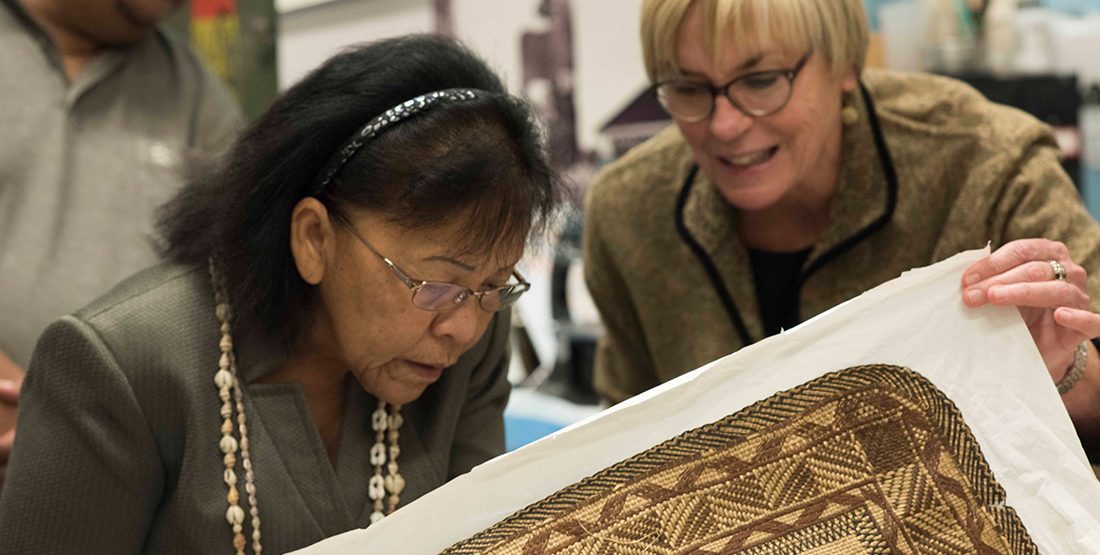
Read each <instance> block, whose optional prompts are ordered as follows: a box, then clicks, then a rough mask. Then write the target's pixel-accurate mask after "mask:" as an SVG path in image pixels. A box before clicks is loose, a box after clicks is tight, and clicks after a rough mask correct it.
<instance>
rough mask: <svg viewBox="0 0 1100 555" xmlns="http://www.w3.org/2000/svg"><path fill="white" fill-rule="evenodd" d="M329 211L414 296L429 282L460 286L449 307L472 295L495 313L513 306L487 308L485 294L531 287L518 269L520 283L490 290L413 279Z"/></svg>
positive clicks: (481, 305) (513, 272)
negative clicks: (484, 302) (460, 291)
mask: <svg viewBox="0 0 1100 555" xmlns="http://www.w3.org/2000/svg"><path fill="white" fill-rule="evenodd" d="M329 213H330V214H333V215H334V216H336V218H337V219H339V220H340V221H341V222H342V223H343V224H344V225H346V226H347V227H348V231H351V234H352V235H354V236H355V238H356V239H358V240H359V242H360V243H363V246H365V247H367V250H369V251H370V252H371V253H372V254H374V256H377V257H378V259H379V260H381V261H382V262H383V263H384V264H385V265H386V268H388V269H389V270H390V272H392V273H393V275H395V276H397V279H399V280H401V283H403V284H405V287H408V288H409V290H411V291H412V296H413V297H416V294H417V292H419V291H420V290H421V289H423V288H424V286H425V285H429V284H434V285H446V286H450V287H460V288H462V289H465V290H466V291H465V293H460V294H459V296H457V297H455V301H454V307H449V308H457V307H459V306H462V304H463V303H464V302H466V299H468V298H470V297H471V296H472V297H476V298H477V306H478V308H480V309H481V310H484V311H485V312H490V313H493V312H499V311H501V310H504V309H507V308H508V306H511V305H508V306H501V307H500V309H499V310H489V309H487V308H485V305H483V304H481V299H482V298H483V297H484V296H485V295H488V294H490V293H495V292H498V291H500V290H501V289H510V288H514V287H517V286H518V287H522V288H523V289H522V290H521V291H520V292H519V294H517V295H516V298H519V296H520V295H522V294H524V293H526V292H527V291H529V290H530V289H531V284H530V283H528V282H527V280H525V279H523V276H522V275H520V273H519V271H518V270H512V276H513V277H515V278H516V280H518V281H519V283H514V284H511V285H502V286H500V287H494V288H492V289H490V290H488V291H474V290H473V289H470V288H469V287H462V286H461V285H458V284H455V283H448V282H445V281H429V280H422V279H413V278H412V277H410V276H409V274H408V273H406V272H405V271H404V270H402V269H401V268H400V267H398V266H397V264H394V262H393V261H392V260H390V259H389V258H387V257H385V256H383V255H382V253H380V252H378V250H377V249H375V248H374V246H372V245H371V244H370V242H369V241H367V240H366V239H364V238H363V236H362V235H361V234H360V233H359V230H358V229H356V228H355V226H354V225H352V223H351V222H350V221H348V219H347V218H346V217H344V216H343V215H342V214H340V213H338V212H335V211H331V210H330V211H329ZM410 302H411V298H410ZM513 302H514V301H513ZM412 305H413V306H414V307H416V308H419V309H420V310H423V311H425V312H442V309H435V310H432V309H429V308H422V307H419V306H416V303H412Z"/></svg>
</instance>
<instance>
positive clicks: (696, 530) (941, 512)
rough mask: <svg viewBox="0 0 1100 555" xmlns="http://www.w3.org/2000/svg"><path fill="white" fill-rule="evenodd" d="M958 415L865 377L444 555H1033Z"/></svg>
mask: <svg viewBox="0 0 1100 555" xmlns="http://www.w3.org/2000/svg"><path fill="white" fill-rule="evenodd" d="M1004 499H1005V493H1004V490H1003V489H1002V488H1001V486H1000V485H999V484H997V483H996V482H995V481H994V479H993V474H992V472H991V471H990V469H989V465H988V464H986V462H985V459H984V458H983V457H982V454H981V451H980V449H979V448H978V444H977V442H976V441H975V439H974V436H973V435H972V434H971V433H970V430H969V428H967V426H966V424H965V423H964V422H963V420H962V415H961V414H960V413H959V411H958V409H957V408H956V407H955V405H954V403H952V402H951V401H950V400H949V399H948V398H947V397H945V396H944V395H943V394H942V393H941V392H940V391H939V390H938V389H936V387H935V386H933V385H932V384H931V383H930V382H929V381H928V380H926V379H925V378H923V377H921V376H920V375H919V374H917V373H915V372H913V371H911V370H908V369H906V368H900V367H895V366H884V365H875V366H860V367H855V368H849V369H847V370H841V371H839V372H834V373H832V374H828V375H826V376H823V377H821V378H818V379H816V380H813V381H811V382H808V383H806V384H803V385H801V386H798V387H796V388H794V389H791V390H788V391H784V392H781V393H778V394H776V395H774V396H772V397H770V398H768V399H766V400H764V401H760V402H758V403H756V404H754V405H752V406H750V407H748V408H745V409H743V410H741V411H738V412H737V413H735V414H733V415H731V416H728V417H726V418H724V419H722V420H720V421H718V422H715V423H713V424H709V425H706V426H703V427H701V428H696V429H694V430H691V431H689V432H685V433H684V434H681V435H680V436H678V437H676V438H673V439H671V440H669V441H666V442H664V443H662V444H661V445H658V446H656V447H654V448H652V449H650V450H648V451H646V452H644V453H642V454H640V455H637V456H635V457H632V458H630V459H628V460H626V461H623V462H621V463H618V464H616V465H614V466H612V467H610V468H608V469H606V470H604V471H602V472H600V473H599V474H596V475H595V476H592V477H590V478H587V479H585V480H583V481H581V482H579V483H577V484H574V485H573V486H570V487H567V488H565V489H563V490H561V491H559V492H558V493H556V494H554V495H552V496H550V497H548V498H546V499H544V500H543V501H540V502H538V503H535V504H533V505H531V506H529V507H527V508H526V509H523V510H521V511H519V512H518V513H516V514H514V515H512V516H511V517H509V518H507V519H505V520H503V521H501V522H500V523H498V524H497V525H495V526H493V527H491V528H489V529H488V530H485V531H484V532H481V533H479V534H477V535H475V536H473V537H471V538H470V539H467V540H465V541H463V542H461V543H458V544H456V545H454V546H452V547H451V548H449V549H447V550H446V551H444V553H445V554H447V555H473V554H478V555H490V554H492V555H550V554H555V555H557V554H561V555H573V554H575V555H604V554H619V553H622V554H632V555H634V554H642V553H656V554H662V555H664V554H682V555H712V554H733V553H737V554H742V555H764V554H774V553H778V554H788V553H789V554H794V553H807V554H813V555H849V554H850V555H857V554H858V555H879V554H882V555H885V554H904V555H962V554H979V555H994V554H999V555H1009V554H1011V555H1032V554H1037V553H1038V550H1037V549H1036V547H1035V544H1034V543H1032V541H1031V538H1030V537H1029V535H1028V533H1027V531H1026V530H1025V529H1024V527H1023V524H1022V523H1021V522H1020V519H1019V517H1018V516H1017V515H1016V512H1015V511H1013V510H1012V508H1011V507H1008V506H1006V505H1005V503H1004Z"/></svg>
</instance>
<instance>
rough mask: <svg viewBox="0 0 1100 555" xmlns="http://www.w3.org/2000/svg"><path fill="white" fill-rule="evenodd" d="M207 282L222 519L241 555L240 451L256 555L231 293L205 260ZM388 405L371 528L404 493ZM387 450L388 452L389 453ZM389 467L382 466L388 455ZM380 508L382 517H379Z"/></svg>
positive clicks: (375, 452)
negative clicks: (217, 333) (216, 352)
mask: <svg viewBox="0 0 1100 555" xmlns="http://www.w3.org/2000/svg"><path fill="white" fill-rule="evenodd" d="M208 262H209V264H210V280H211V282H212V283H213V285H214V303H215V305H216V306H215V309H214V310H215V314H216V315H217V317H218V322H219V323H220V324H221V332H222V338H221V341H220V342H219V343H218V346H219V347H221V352H222V354H221V358H220V359H219V361H218V372H217V373H216V374H214V383H215V384H216V385H217V386H218V395H219V396H220V397H221V400H222V407H221V415H222V418H224V419H225V420H224V421H223V422H222V439H221V441H220V442H219V444H218V446H219V447H220V448H221V451H222V453H224V455H225V456H224V457H223V459H222V460H223V462H224V463H225V473H224V475H223V478H224V479H225V484H226V485H227V486H229V494H228V495H227V496H226V499H227V500H228V501H229V509H228V510H226V512H225V519H226V520H227V521H228V522H229V524H230V526H232V527H233V547H234V548H235V549H236V550H237V555H244V548H245V545H247V543H248V542H247V540H246V539H245V536H244V509H242V508H241V507H240V504H239V503H238V501H239V499H240V494H239V493H238V492H237V474H236V472H235V471H234V470H233V468H234V467H235V466H236V464H237V455H236V453H237V450H238V449H239V450H240V452H241V464H242V465H243V466H244V471H245V474H244V476H245V491H246V492H247V493H248V505H249V513H250V514H251V516H252V551H253V552H254V553H255V554H256V555H260V554H261V553H262V552H263V546H261V545H260V510H259V509H258V508H257V505H256V483H255V478H256V475H255V474H254V473H253V472H252V458H251V457H250V456H249V453H248V427H247V425H246V424H245V422H246V419H245V416H244V402H243V401H242V400H241V399H242V393H241V382H240V380H239V379H238V378H237V357H236V355H235V354H234V353H233V337H232V336H231V335H230V333H229V332H230V327H229V320H230V317H231V316H232V314H231V309H230V307H229V293H228V292H227V291H226V287H225V281H224V280H223V279H222V277H221V275H220V274H219V273H218V271H217V267H216V266H215V264H214V259H213V257H211V258H210V259H209V261H208ZM233 401H235V404H236V409H237V430H238V433H239V435H240V438H241V439H240V441H239V442H238V441H237V439H236V438H234V437H233V409H234V402H233ZM386 408H387V406H386V402H385V401H382V400H379V401H378V408H377V409H376V410H375V411H374V413H373V414H372V415H371V428H372V429H374V438H375V443H374V446H373V447H371V451H370V460H371V465H372V466H374V475H373V476H371V478H370V484H369V493H370V498H371V500H372V501H373V502H374V512H372V513H371V515H370V523H371V524H374V523H376V522H378V521H379V520H382V519H383V518H384V517H385V516H386V515H389V514H390V513H393V512H394V511H395V510H397V504H398V503H399V502H400V501H401V492H402V491H403V490H404V489H405V479H404V478H402V477H401V474H399V473H398V467H397V457H398V455H400V454H401V447H399V446H398V440H399V439H400V437H399V432H400V430H401V426H402V425H404V423H405V419H404V418H402V416H401V405H392V409H391V411H389V412H387V410H386ZM387 439H388V440H389V449H388V450H387V449H386V443H385V442H386V440H387ZM387 451H388V453H387ZM387 454H388V455H389V462H388V463H387V462H386V459H387V457H386V455H387ZM383 466H385V467H386V470H387V472H388V474H386V476H385V477H383V476H382V467H383ZM386 493H389V494H390V495H389V499H388V501H389V506H388V507H385V506H384V505H383V500H384V499H385V497H386V495H385V494H386ZM383 509H385V512H384V513H383Z"/></svg>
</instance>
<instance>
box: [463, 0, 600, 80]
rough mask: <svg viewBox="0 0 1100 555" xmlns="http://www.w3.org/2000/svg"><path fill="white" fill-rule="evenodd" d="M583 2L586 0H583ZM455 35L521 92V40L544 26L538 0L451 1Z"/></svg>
mask: <svg viewBox="0 0 1100 555" xmlns="http://www.w3.org/2000/svg"><path fill="white" fill-rule="evenodd" d="M582 1H583V0H582ZM452 2H454V4H453V8H452V9H453V10H454V22H455V35H456V36H457V38H459V39H460V40H462V41H463V42H465V43H466V44H467V45H469V47H470V48H472V49H473V50H474V52H477V53H478V54H480V55H481V56H482V57H483V58H485V60H486V61H487V62H489V65H490V66H492V68H493V69H494V70H496V71H497V73H498V74H499V75H500V76H501V77H503V78H504V82H505V83H506V84H507V85H508V90H510V91H512V92H513V93H517V92H518V91H520V88H521V85H522V84H523V58H522V53H521V52H520V41H521V39H522V36H523V33H524V32H525V31H528V30H540V29H542V28H543V27H542V25H543V23H542V18H541V17H539V15H538V7H539V3H540V1H539V0H452Z"/></svg>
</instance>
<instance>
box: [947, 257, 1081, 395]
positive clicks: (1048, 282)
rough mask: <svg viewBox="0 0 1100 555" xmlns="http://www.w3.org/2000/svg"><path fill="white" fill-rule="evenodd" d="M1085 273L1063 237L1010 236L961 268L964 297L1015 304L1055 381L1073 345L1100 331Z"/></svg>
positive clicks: (971, 301) (977, 302) (971, 302)
mask: <svg viewBox="0 0 1100 555" xmlns="http://www.w3.org/2000/svg"><path fill="white" fill-rule="evenodd" d="M1051 261H1054V262H1057V263H1058V264H1061V266H1062V267H1063V268H1065V281H1061V280H1059V279H1056V266H1055V264H1051ZM1087 277H1088V276H1087V273H1086V272H1085V269H1084V268H1082V267H1080V266H1078V265H1077V264H1075V263H1074V262H1073V260H1071V259H1070V256H1069V250H1068V249H1066V246H1065V245H1063V244H1062V243H1059V242H1055V241H1048V240H1046V239H1023V240H1019V241H1012V242H1011V243H1008V244H1006V245H1004V246H1003V247H1001V248H999V249H997V250H996V252H994V253H993V254H991V255H989V256H988V257H986V258H984V259H982V260H981V261H979V262H977V263H976V264H974V265H973V266H971V267H970V268H968V269H967V270H966V272H964V273H963V278H962V283H963V302H965V303H966V305H967V306H971V307H978V306H982V305H984V304H986V303H990V304H994V305H1000V306H1015V307H1018V308H1019V309H1020V315H1021V316H1023V318H1024V322H1025V323H1026V324H1027V329H1028V330H1029V331H1030V332H1031V337H1032V338H1033V339H1034V340H1035V345H1036V346H1037V347H1038V348H1039V353H1040V354H1042V356H1043V362H1045V363H1046V365H1047V370H1048V371H1049V372H1050V376H1051V378H1053V379H1054V380H1055V381H1058V380H1060V379H1062V378H1063V377H1064V376H1065V375H1066V372H1067V371H1068V370H1069V369H1070V367H1072V366H1073V359H1074V352H1075V350H1076V349H1077V346H1078V345H1080V344H1081V343H1082V342H1084V341H1086V340H1089V339H1092V338H1094V337H1098V336H1100V314H1094V313H1093V312H1092V311H1091V309H1090V305H1089V296H1088V293H1086V291H1085V280H1086V278H1087ZM1090 352H1094V351H1092V350H1091V349H1090Z"/></svg>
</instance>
